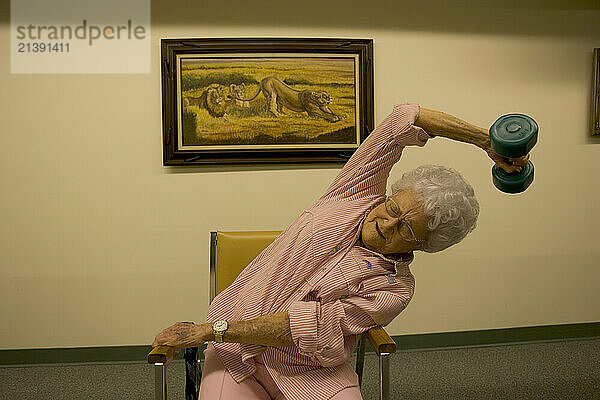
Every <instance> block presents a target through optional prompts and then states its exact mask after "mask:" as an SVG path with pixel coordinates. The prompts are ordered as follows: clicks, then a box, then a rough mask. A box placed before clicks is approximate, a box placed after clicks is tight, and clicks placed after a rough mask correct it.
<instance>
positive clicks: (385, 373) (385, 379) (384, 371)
mask: <svg viewBox="0 0 600 400" xmlns="http://www.w3.org/2000/svg"><path fill="white" fill-rule="evenodd" d="M389 398H390V353H381V354H380V355H379V399H380V400H389Z"/></svg>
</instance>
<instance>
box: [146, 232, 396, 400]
mask: <svg viewBox="0 0 600 400" xmlns="http://www.w3.org/2000/svg"><path fill="white" fill-rule="evenodd" d="M279 233H280V232H279V231H236V232H224V231H217V232H211V238H210V299H211V301H212V299H213V298H214V297H215V296H216V295H217V294H218V293H220V292H221V291H222V290H223V289H225V288H226V287H227V286H229V285H230V284H231V283H232V282H233V281H234V280H235V278H236V277H237V275H238V274H239V273H240V272H241V271H242V269H244V267H245V266H246V265H248V263H250V261H252V260H253V259H254V258H255V257H256V256H257V255H258V254H259V253H260V252H261V251H262V250H263V249H264V248H265V247H267V246H268V245H269V244H270V243H271V242H272V241H273V240H275V238H276V237H277V236H278V235H279ZM365 336H366V337H367V338H368V339H369V342H370V343H371V346H372V347H373V349H374V350H375V352H376V353H377V355H378V356H379V399H381V400H388V399H389V355H390V354H391V353H395V352H396V343H395V342H394V341H393V340H392V338H390V336H389V335H388V334H387V332H386V331H385V330H384V329H383V328H382V327H380V326H378V327H375V328H372V329H370V330H369V331H368V332H366V334H364V335H362V337H361V339H360V341H359V344H358V350H357V357H356V373H357V374H358V381H359V383H362V371H363V365H364V357H365V349H366V341H365V340H364V339H365ZM173 350H174V349H173V348H172V347H167V346H158V347H155V348H154V349H153V350H152V352H150V354H148V363H150V364H154V366H155V367H154V368H155V376H154V379H155V399H156V400H166V399H167V386H166V385H167V384H166V378H167V365H168V363H169V362H170V361H171V360H172V359H173V356H174V351H173ZM198 353H199V351H198V348H191V349H186V350H185V354H184V358H185V361H186V372H187V373H186V400H196V399H198V389H199V387H200V379H201V377H202V372H201V368H200V363H199V361H198Z"/></svg>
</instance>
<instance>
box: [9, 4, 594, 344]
mask: <svg viewBox="0 0 600 400" xmlns="http://www.w3.org/2000/svg"><path fill="white" fill-rule="evenodd" d="M203 3H211V5H206V4H203ZM268 3H271V2H268ZM390 3H391V2H390ZM400 3H402V2H395V3H394V4H395V5H394V6H393V7H394V8H393V9H390V8H389V7H390V6H385V2H378V1H374V2H373V1H371V2H358V1H357V2H342V1H332V2H317V1H304V2H296V3H289V4H288V3H286V2H279V3H278V5H277V6H276V7H277V8H276V9H271V10H267V9H265V8H260V7H258V5H259V4H261V2H256V1H255V2H236V1H229V2H227V5H226V7H225V6H220V4H222V2H198V1H196V2H184V1H177V2H170V3H167V2H160V1H154V2H153V11H152V16H153V25H152V37H153V40H152V59H153V64H152V73H151V74H149V75H11V74H10V70H9V57H8V54H9V48H8V47H7V46H8V45H9V26H8V22H7V21H4V22H3V23H2V25H0V49H1V51H2V54H4V55H5V56H4V57H2V59H1V61H0V87H1V88H2V90H1V92H0V93H1V94H0V109H1V110H2V123H1V125H0V126H1V127H2V128H1V129H2V131H1V135H0V148H1V149H2V157H1V158H0V163H1V167H0V177H1V182H2V186H3V188H4V189H3V193H2V196H1V204H2V207H1V209H0V210H1V211H0V213H1V216H2V224H1V227H0V265H1V269H0V293H1V295H0V296H1V297H0V316H1V319H2V329H0V347H1V348H27V347H66V346H104V345H126V344H144V343H149V342H150V341H151V340H152V338H153V336H154V334H155V333H156V332H157V331H158V330H160V328H162V327H164V326H167V325H169V324H171V323H172V322H174V321H178V320H195V321H202V320H203V318H204V317H205V314H206V310H207V306H208V304H207V299H208V236H209V231H210V230H213V229H216V228H222V229H278V228H282V227H283V226H285V225H286V224H287V223H289V222H290V221H291V220H292V219H293V218H294V217H295V215H297V213H298V212H299V211H300V210H302V209H303V208H304V207H306V206H308V205H310V204H311V202H312V201H314V200H315V199H316V198H317V197H318V196H319V195H320V193H321V192H322V191H323V190H324V189H325V187H326V186H327V185H328V183H329V182H330V181H331V180H332V179H333V177H334V176H335V174H336V173H337V171H338V170H339V168H335V167H327V166H311V167H306V166H301V167H289V166H288V167H282V168H278V167H269V168H255V167H232V168H218V167H213V168H187V169H185V168H183V169H182V168H166V167H163V166H162V155H161V117H160V114H161V102H160V75H159V72H160V71H159V65H160V63H159V57H160V54H159V39H160V38H161V37H203V36H204V37H219V36H295V37H302V36H316V37H319V36H321V37H359V38H363V37H371V38H373V39H374V42H375V113H376V121H377V122H379V121H381V120H382V119H383V118H384V117H385V115H386V114H387V113H388V112H389V111H390V110H391V108H392V106H393V104H394V103H395V102H403V101H412V102H416V103H420V104H422V105H423V106H425V107H428V108H434V109H440V110H443V111H446V112H449V113H452V114H455V115H457V116H459V117H462V118H464V119H466V120H469V121H471V122H473V123H476V124H479V125H481V126H488V125H490V124H491V123H492V122H493V121H494V120H495V119H496V117H498V116H499V115H500V114H502V113H508V112H524V113H527V114H529V115H531V116H533V117H534V118H535V119H536V120H537V121H538V122H539V124H540V126H541V133H540V141H539V144H538V146H537V147H536V148H535V150H534V152H533V161H534V163H535V167H536V179H535V182H534V184H533V186H532V187H531V188H530V189H529V190H528V191H527V192H525V193H524V194H521V195H518V196H509V195H505V194H502V193H500V192H498V191H497V190H496V189H495V188H494V187H493V186H492V184H491V180H490V172H489V169H490V167H491V164H490V160H488V159H486V156H485V154H484V153H483V152H481V151H479V150H477V149H476V148H474V147H472V146H468V145H463V144H457V143H451V142H449V141H447V140H445V139H441V138H440V139H435V140H432V141H431V142H430V143H429V144H428V145H427V146H426V147H425V148H423V149H416V148H415V149H407V150H406V151H405V154H404V156H403V159H402V161H401V162H400V163H399V165H397V166H396V167H395V168H394V170H393V173H392V178H398V177H399V175H400V173H401V171H402V170H405V169H409V168H412V167H414V166H417V165H419V164H422V163H438V164H444V165H447V166H450V167H454V168H456V169H458V170H460V171H462V172H463V173H464V175H465V176H466V177H467V178H468V179H469V180H470V181H471V182H472V183H473V185H474V186H475V188H476V191H477V193H478V196H479V199H480V202H481V206H482V213H481V218H480V222H479V227H478V229H477V230H476V231H475V232H474V233H473V234H472V235H471V236H470V237H469V238H468V240H466V241H465V242H464V243H462V244H461V245H459V246H455V247H454V248H452V249H450V250H448V251H446V252H443V253H440V254H435V255H429V254H419V255H418V256H417V258H416V260H415V262H414V264H413V267H412V269H413V273H414V274H415V276H416V280H417V289H416V295H415V297H414V300H413V302H412V303H411V305H410V306H409V307H408V309H407V310H406V311H405V312H404V313H403V314H402V315H401V316H399V317H398V318H397V319H396V320H395V321H394V322H393V323H392V324H391V325H390V329H389V330H390V332H391V333H393V334H403V333H425V332H441V331H455V330H473V329H486V328H498V327H512V326H529V325H541V324H561V323H574V322H584V321H598V320H600V307H599V306H598V305H599V304H600V291H599V289H598V288H599V287H600V269H599V268H598V264H599V260H600V250H598V246H597V242H598V233H597V230H598V226H600V213H599V212H598V209H597V208H596V207H598V201H597V199H598V198H600V183H599V179H598V176H597V174H598V173H599V170H600V158H599V157H598V156H599V151H600V141H599V140H593V139H591V138H590V137H589V136H588V130H589V126H588V116H589V108H590V107H589V104H590V100H589V97H590V87H591V65H592V63H591V61H592V58H591V54H592V49H593V48H594V47H599V46H600V28H599V27H598V24H597V21H598V18H599V17H600V13H599V12H598V11H591V10H586V8H588V6H587V5H586V3H587V2H585V1H579V2H573V1H554V2H545V4H546V5H545V6H543V7H542V6H540V5H539V4H540V3H542V2H541V1H537V2H536V1H525V2H522V4H524V5H522V6H520V7H518V8H517V7H509V8H504V7H500V6H496V5H494V2H490V1H488V2H483V3H482V2H479V3H478V4H479V5H478V8H476V9H473V8H467V7H466V6H465V5H463V3H464V2H461V3H459V2H448V1H443V0H439V1H431V0H430V1H424V2H411V3H410V4H407V5H401V4H400ZM498 3H501V2H498ZM589 3H590V4H591V3H592V2H589ZM264 4H267V2H264ZM317 4H321V6H320V7H322V8H321V9H320V10H319V11H318V12H311V11H310V7H309V6H311V5H312V6H315V5H317ZM482 4H484V5H482ZM548 4H549V5H548ZM288 6H289V7H291V9H289V10H286V7H288ZM2 7H3V9H4V11H6V10H7V6H6V5H4V6H2ZM211 7H212V8H211ZM219 7H220V8H219ZM5 15H6V14H5Z"/></svg>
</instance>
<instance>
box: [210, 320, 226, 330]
mask: <svg viewBox="0 0 600 400" xmlns="http://www.w3.org/2000/svg"><path fill="white" fill-rule="evenodd" d="M213 329H214V330H215V331H224V330H226V329H227V321H216V322H215V323H214V324H213Z"/></svg>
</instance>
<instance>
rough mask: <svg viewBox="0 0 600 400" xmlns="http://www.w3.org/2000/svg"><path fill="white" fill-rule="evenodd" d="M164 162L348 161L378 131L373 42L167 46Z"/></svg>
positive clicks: (236, 41)
mask: <svg viewBox="0 0 600 400" xmlns="http://www.w3.org/2000/svg"><path fill="white" fill-rule="evenodd" d="M161 57H162V118H163V164H164V165H195V164H196V165H201V164H213V165H214V164H272V163H342V162H345V161H346V160H347V159H348V158H349V157H350V156H351V155H352V153H353V152H354V150H356V148H357V147H358V146H359V145H360V143H361V142H362V141H363V140H364V139H365V137H366V136H367V135H368V134H369V132H371V130H372V129H373V41H372V40H371V39H296V38H294V39H292V38H276V39H268V38H253V39H242V38H231V39H162V40H161Z"/></svg>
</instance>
